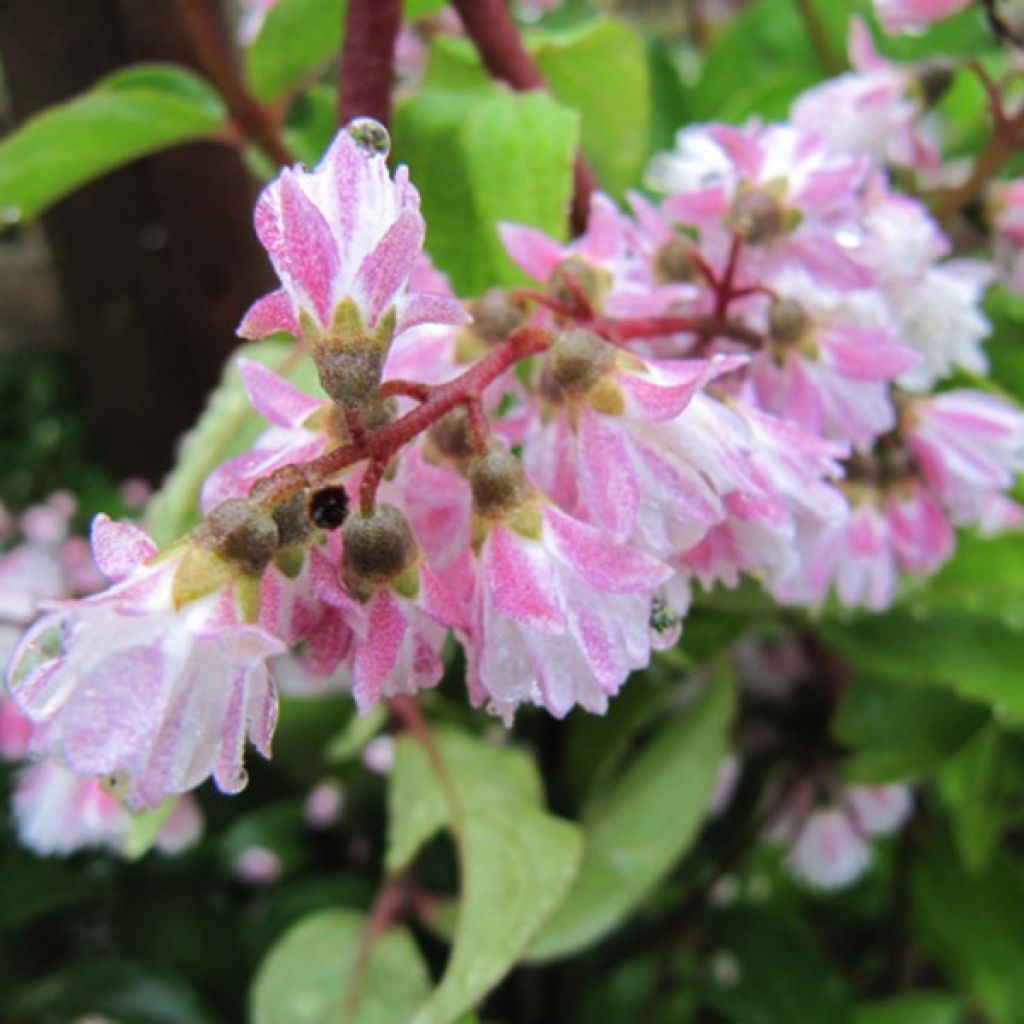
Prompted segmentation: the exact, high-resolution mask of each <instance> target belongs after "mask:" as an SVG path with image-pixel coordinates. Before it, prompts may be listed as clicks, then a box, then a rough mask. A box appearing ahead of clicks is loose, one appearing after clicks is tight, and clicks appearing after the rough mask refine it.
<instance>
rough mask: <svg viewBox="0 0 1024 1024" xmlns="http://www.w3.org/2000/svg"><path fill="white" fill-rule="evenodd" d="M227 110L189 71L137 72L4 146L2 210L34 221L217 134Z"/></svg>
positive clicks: (158, 68) (0, 157)
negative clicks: (94, 184) (82, 191)
mask: <svg viewBox="0 0 1024 1024" xmlns="http://www.w3.org/2000/svg"><path fill="white" fill-rule="evenodd" d="M224 116H225V115H224V110H223V107H222V106H221V103H220V100H219V99H218V98H217V96H216V94H215V93H214V92H213V90H212V89H211V88H210V87H209V86H208V85H207V84H206V83H205V82H203V81H202V80H201V79H200V78H197V77H196V76H195V75H194V74H192V73H191V72H190V71H186V70H184V69H183V68H178V67H173V66H171V65H161V64H154V65H140V66H139V67H134V68H128V69H126V70H124V71H119V72H117V73H116V74H113V75H110V76H109V77H108V78H105V79H103V80H101V81H100V82H98V83H97V84H96V85H95V86H93V88H92V89H90V90H89V91H88V92H85V93H82V94H81V95H80V96H77V97H75V98H74V99H72V100H68V101H67V102H66V103H62V104H60V105H58V106H54V107H50V108H49V109H47V110H44V111H43V112H42V113H40V114H37V115H36V116H35V117H33V118H31V119H30V120H29V121H27V122H26V123H25V124H23V125H22V126H21V127H20V128H18V129H17V130H16V131H15V132H13V133H12V134H10V135H8V136H7V138H5V139H4V140H3V141H2V142H0V210H2V211H3V219H4V220H5V221H7V222H8V223H12V222H15V221H17V220H22V219H28V218H31V217H35V216H36V215H37V214H39V213H41V212H42V211H43V210H45V209H46V207H48V206H49V205H51V204H52V203H55V202H56V201H57V200H58V199H60V198H62V197H63V196H66V195H67V194H68V193H69V192H72V191H74V190H75V189H76V188H78V187H79V186H80V185H84V184H85V183H86V182H88V181H92V180H93V179H94V178H98V177H99V176H100V175H101V174H105V173H106V172H107V171H111V170H113V169H114V168H116V167H120V166H121V165H123V164H126V163H128V162H129V161H131V160H135V159H137V158H138V157H141V156H146V155H147V154H149V153H155V152H157V151H158V150H161V149H166V148H167V147H169V146H173V145H175V144H177V143H180V142H186V141H188V140H190V139H198V138H202V137H204V136H208V135H212V134H214V133H215V132H217V131H218V130H219V129H220V128H221V127H222V125H223V123H224Z"/></svg>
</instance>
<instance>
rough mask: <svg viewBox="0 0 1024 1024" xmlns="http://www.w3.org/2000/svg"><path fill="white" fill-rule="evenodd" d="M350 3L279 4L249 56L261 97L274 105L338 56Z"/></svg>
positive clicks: (284, 0)
mask: <svg viewBox="0 0 1024 1024" xmlns="http://www.w3.org/2000/svg"><path fill="white" fill-rule="evenodd" d="M346 6H347V5H346V0H278V2H277V3H275V4H274V6H273V7H271V8H270V10H268V11H267V16H266V18H265V19H264V21H263V25H262V27H261V28H260V33H259V35H258V36H257V37H256V38H255V39H254V40H253V42H252V44H251V45H250V46H249V49H248V50H247V51H246V55H245V73H246V77H247V78H248V80H249V85H250V87H251V88H252V91H253V93H255V95H256V97H257V98H258V99H260V100H263V101H264V102H267V101H270V100H275V99H277V98H279V97H280V96H281V95H282V94H284V93H286V92H287V91H288V90H289V89H291V88H293V87H294V86H295V85H297V84H298V83H299V82H300V81H301V80H302V79H303V78H305V77H306V76H308V75H310V74H311V73H313V72H315V71H316V70H317V69H318V68H319V67H321V66H322V65H325V64H327V63H328V62H329V61H330V60H331V59H332V58H333V57H334V56H335V55H336V54H337V52H338V48H339V47H340V46H341V38H342V35H343V32H344V25H345V10H346Z"/></svg>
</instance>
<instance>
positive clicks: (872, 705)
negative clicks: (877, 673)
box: [832, 677, 991, 782]
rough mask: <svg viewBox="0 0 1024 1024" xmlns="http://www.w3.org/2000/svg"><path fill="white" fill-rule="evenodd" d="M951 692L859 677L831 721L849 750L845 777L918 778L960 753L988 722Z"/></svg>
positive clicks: (865, 779) (872, 779)
mask: <svg viewBox="0 0 1024 1024" xmlns="http://www.w3.org/2000/svg"><path fill="white" fill-rule="evenodd" d="M990 717H991V716H990V715H989V713H988V711H987V709H986V708H985V707H984V706H982V705H980V704H974V703H969V702H968V701H965V700H961V699H960V698H959V697H957V696H956V695H955V694H953V693H948V692H946V691H944V690H935V689H926V688H923V687H911V686H900V685H898V684H892V683H887V682H883V681H881V680H877V679H872V678H864V677H861V678H857V679H854V680H852V682H851V683H850V685H849V686H847V687H846V690H845V693H844V695H843V700H842V703H841V704H840V705H839V710H838V713H837V715H836V717H835V718H834V719H833V722H832V731H833V734H834V735H835V737H836V739H837V740H839V741H840V742H841V743H843V744H844V745H846V746H848V747H850V748H851V754H850V757H849V758H847V759H846V760H845V761H844V762H843V774H844V775H845V776H846V777H847V778H849V779H852V780H855V781H857V782H890V781H893V780H897V779H910V778H918V777H920V776H921V775H922V774H924V773H926V772H928V771H930V770H932V769H934V768H935V767H936V765H938V764H940V763H941V762H942V761H944V760H945V759H947V758H949V757H951V756H952V755H953V754H955V753H956V752H957V751H958V750H960V749H961V748H962V747H963V746H964V744H965V743H967V742H968V740H969V739H970V738H971V737H972V736H974V735H975V734H976V733H977V732H978V730H979V729H981V728H983V726H984V725H985V723H986V722H988V721H989V720H990Z"/></svg>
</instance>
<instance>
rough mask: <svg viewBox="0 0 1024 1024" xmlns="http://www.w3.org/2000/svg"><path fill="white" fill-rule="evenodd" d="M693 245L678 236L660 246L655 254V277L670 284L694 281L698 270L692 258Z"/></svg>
mask: <svg viewBox="0 0 1024 1024" xmlns="http://www.w3.org/2000/svg"><path fill="white" fill-rule="evenodd" d="M690 249H691V243H690V242H688V241H687V240H686V239H685V238H680V237H679V236H678V235H677V236H676V237H675V238H670V239H669V240H668V241H667V242H663V243H662V244H661V245H659V246H658V249H657V251H656V252H655V254H654V276H655V277H657V279H658V280H659V281H664V282H666V283H668V284H675V283H683V282H686V281H692V280H693V279H694V278H695V277H696V276H697V268H696V267H695V266H694V264H693V260H692V259H691V258H690Z"/></svg>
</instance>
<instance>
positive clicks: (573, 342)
mask: <svg viewBox="0 0 1024 1024" xmlns="http://www.w3.org/2000/svg"><path fill="white" fill-rule="evenodd" d="M614 362H615V349H614V348H613V347H612V346H611V345H609V344H608V342H607V341H605V340H604V338H601V337H599V336H598V335H596V334H595V333H594V332H593V331H588V330H587V329H586V328H583V327H577V328H574V329H573V330H571V331H563V332H562V333H561V334H560V335H559V336H558V340H557V341H556V342H555V344H554V345H553V346H552V347H551V350H550V352H549V353H548V357H547V366H546V369H547V371H548V373H549V374H550V375H551V378H552V379H553V380H554V381H555V382H556V383H557V384H558V385H559V386H560V387H561V388H562V390H563V391H564V392H565V393H566V394H569V395H582V394H586V392H588V391H589V390H590V389H591V388H592V387H593V386H594V385H595V384H596V383H597V382H598V381H599V380H600V379H601V378H602V377H603V376H604V375H605V374H606V373H607V372H608V370H610V369H611V367H612V364H613V363H614Z"/></svg>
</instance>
